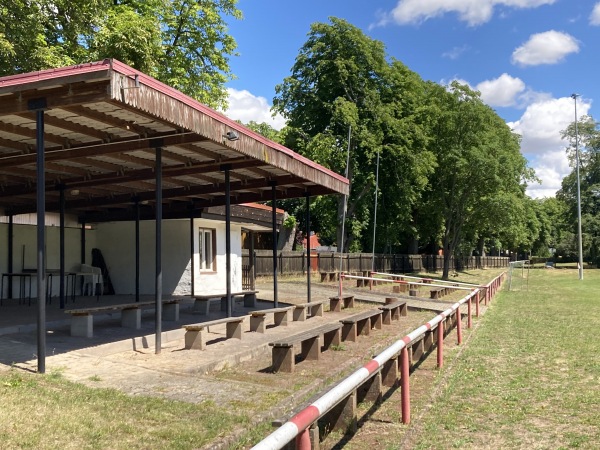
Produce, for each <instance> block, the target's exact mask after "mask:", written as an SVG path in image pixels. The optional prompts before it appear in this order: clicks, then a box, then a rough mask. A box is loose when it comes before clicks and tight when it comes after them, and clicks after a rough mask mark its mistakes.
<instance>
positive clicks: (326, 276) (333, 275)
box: [320, 271, 338, 282]
mask: <svg viewBox="0 0 600 450" xmlns="http://www.w3.org/2000/svg"><path fill="white" fill-rule="evenodd" d="M320 275H321V282H325V281H336V280H337V279H338V273H337V272H335V271H333V272H321V273H320Z"/></svg>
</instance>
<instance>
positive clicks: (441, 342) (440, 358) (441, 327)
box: [437, 320, 444, 369]
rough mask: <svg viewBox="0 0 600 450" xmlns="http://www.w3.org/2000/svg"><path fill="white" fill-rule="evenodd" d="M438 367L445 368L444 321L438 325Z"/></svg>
mask: <svg viewBox="0 0 600 450" xmlns="http://www.w3.org/2000/svg"><path fill="white" fill-rule="evenodd" d="M437 367H438V369H441V368H442V367H444V321H443V320H442V321H441V322H440V323H438V327H437Z"/></svg>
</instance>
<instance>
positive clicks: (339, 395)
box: [252, 273, 505, 450]
mask: <svg viewBox="0 0 600 450" xmlns="http://www.w3.org/2000/svg"><path fill="white" fill-rule="evenodd" d="M504 275H505V274H504V273H502V274H500V275H499V276H497V277H496V278H494V279H493V280H492V281H490V282H489V283H488V284H487V285H485V286H482V287H477V286H475V287H471V290H472V292H470V293H469V294H468V295H467V296H465V297H464V298H462V299H461V300H459V301H458V302H456V303H454V304H453V305H452V306H451V307H450V308H448V309H447V310H445V311H444V312H442V313H440V314H438V315H437V316H435V317H434V318H433V319H431V320H430V321H429V322H427V323H425V324H423V325H421V326H420V327H418V328H416V329H415V330H413V331H411V332H410V333H409V334H407V335H406V336H404V337H403V338H402V339H400V340H398V341H396V342H394V343H393V344H392V345H391V346H389V347H388V348H386V349H385V350H384V351H383V352H381V353H380V354H379V355H377V356H376V357H375V358H373V359H372V360H371V361H369V362H368V363H366V364H365V365H364V366H363V367H361V368H360V369H358V370H357V371H356V372H354V373H352V374H351V375H349V376H348V377H346V378H345V379H343V380H342V381H340V382H339V383H338V384H337V385H335V386H334V387H333V388H332V389H331V390H330V391H328V392H326V393H325V394H324V395H323V396H321V397H320V398H318V399H317V400H316V401H315V402H314V403H312V404H310V405H309V406H307V407H306V408H304V409H303V410H302V411H300V412H299V413H297V414H296V415H294V416H293V417H292V418H291V419H289V420H288V421H287V422H285V423H284V424H283V425H282V426H281V427H279V428H278V429H277V430H275V431H274V432H273V433H271V434H270V435H269V436H267V437H266V438H265V439H263V440H262V441H260V442H259V443H258V444H256V445H255V446H254V447H252V449H253V450H278V449H281V448H283V447H284V446H285V445H286V444H287V443H288V442H290V441H292V440H294V439H295V441H296V448H297V449H298V450H310V449H311V443H310V435H309V428H310V426H311V425H312V424H313V423H315V422H316V421H317V420H318V419H319V418H321V417H322V416H324V415H325V414H326V413H327V412H328V411H330V410H331V409H333V408H334V407H335V406H336V405H337V404H339V403H340V402H341V401H343V400H344V399H345V398H347V397H348V396H349V395H351V394H352V392H354V391H355V390H356V389H357V388H359V387H360V386H361V385H362V384H363V383H364V382H365V381H367V380H368V379H369V378H371V377H372V376H373V374H374V373H375V372H377V371H378V370H381V368H382V367H383V365H384V364H385V363H387V362H388V361H390V360H391V359H393V358H395V357H396V356H397V355H398V354H399V355H400V395H401V404H402V423H405V424H407V423H410V383H409V370H410V363H409V357H408V346H409V344H411V342H413V341H415V340H417V339H418V338H420V337H421V336H422V335H424V334H425V333H428V332H431V331H432V330H434V329H436V328H437V365H438V367H440V368H441V367H442V366H443V364H444V345H443V344H444V326H443V322H444V321H445V320H446V319H447V318H448V317H450V316H452V315H453V314H455V315H456V332H457V342H458V344H461V343H462V329H461V312H460V307H461V306H462V305H464V304H465V303H466V304H467V327H469V328H470V327H471V302H472V300H473V299H474V298H475V302H476V304H477V310H479V307H478V306H479V291H480V289H485V291H486V294H485V301H486V304H487V302H489V300H490V299H491V298H492V297H493V296H494V295H495V293H496V292H497V290H498V289H499V288H500V285H501V283H502V280H503V279H504Z"/></svg>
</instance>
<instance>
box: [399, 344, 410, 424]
mask: <svg viewBox="0 0 600 450" xmlns="http://www.w3.org/2000/svg"><path fill="white" fill-rule="evenodd" d="M409 372H410V364H409V361H408V349H407V348H406V347H403V348H402V350H400V398H401V402H402V423H404V424H409V423H410V381H409V379H408V377H409Z"/></svg>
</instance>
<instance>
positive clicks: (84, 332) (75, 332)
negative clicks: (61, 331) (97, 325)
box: [71, 314, 94, 338]
mask: <svg viewBox="0 0 600 450" xmlns="http://www.w3.org/2000/svg"><path fill="white" fill-rule="evenodd" d="M71 336H78V337H86V338H91V337H93V336H94V317H93V316H92V315H91V314H73V316H72V317H71Z"/></svg>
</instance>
